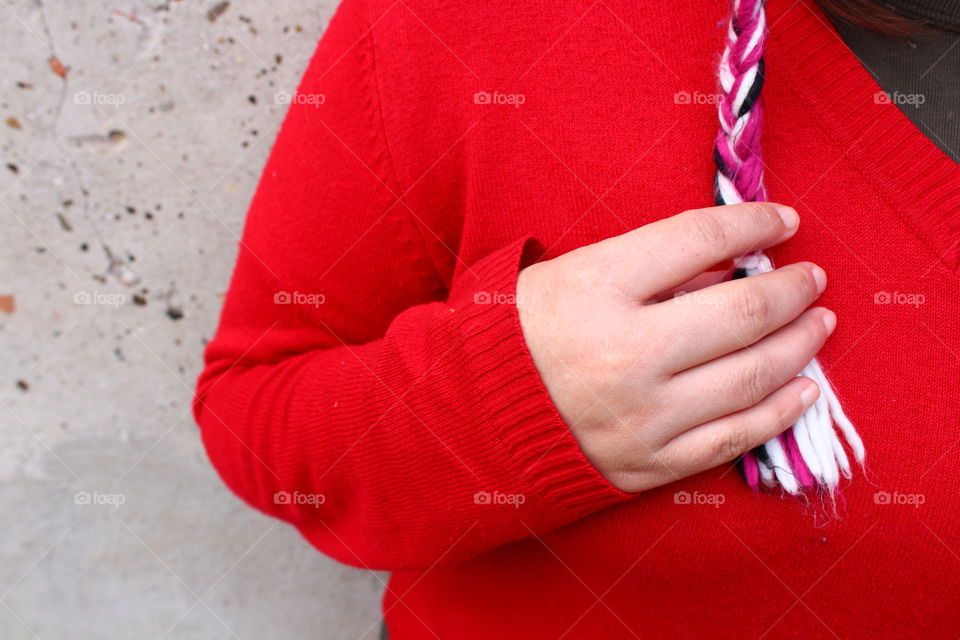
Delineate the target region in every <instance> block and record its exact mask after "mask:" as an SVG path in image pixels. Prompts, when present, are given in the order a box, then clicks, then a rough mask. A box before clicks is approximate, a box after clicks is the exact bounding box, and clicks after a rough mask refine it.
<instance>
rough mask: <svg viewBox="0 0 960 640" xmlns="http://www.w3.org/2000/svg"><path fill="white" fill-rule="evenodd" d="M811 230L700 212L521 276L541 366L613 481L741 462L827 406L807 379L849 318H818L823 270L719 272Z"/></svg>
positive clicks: (765, 211) (657, 478)
mask: <svg viewBox="0 0 960 640" xmlns="http://www.w3.org/2000/svg"><path fill="white" fill-rule="evenodd" d="M798 225H799V217H798V216H797V213H796V211H794V210H793V209H791V208H789V207H785V206H782V205H774V204H769V203H745V204H737V205H730V206H724V207H713V208H709V209H699V210H694V211H687V212H684V213H681V214H679V215H676V216H674V217H672V218H667V219H664V220H661V221H658V222H655V223H653V224H649V225H647V226H645V227H641V228H639V229H636V230H634V231H631V232H629V233H625V234H623V235H621V236H617V237H614V238H610V239H608V240H604V241H602V242H598V243H596V244H592V245H588V246H585V247H581V248H579V249H576V250H574V251H571V252H569V253H566V254H564V255H562V256H560V257H558V258H555V259H553V260H548V261H544V262H539V263H536V264H533V265H531V266H529V267H527V268H525V269H523V270H522V271H521V272H520V276H519V279H518V281H517V306H518V310H519V315H520V323H521V326H522V328H523V335H524V338H525V340H526V343H527V347H528V348H529V350H530V353H531V355H532V356H533V361H534V364H536V367H537V370H538V371H539V372H540V375H541V377H542V379H543V383H544V385H545V386H546V388H547V391H548V392H549V394H550V397H551V399H552V400H553V402H554V404H555V405H556V407H557V409H558V410H559V412H560V415H561V416H562V417H563V419H564V421H565V422H566V423H567V425H569V427H570V430H571V431H572V433H573V436H574V437H575V438H576V440H577V442H578V443H579V445H580V448H581V450H582V451H583V453H584V455H585V456H586V457H587V459H588V460H589V461H590V462H591V463H592V464H593V465H594V466H595V467H596V468H597V470H598V471H599V472H600V473H601V474H602V475H603V476H604V477H605V478H606V479H607V480H609V481H610V482H611V483H612V484H613V485H614V486H616V487H617V488H619V489H621V490H622V491H627V492H637V491H644V490H646V489H650V488H653V487H656V486H659V485H662V484H666V483H668V482H673V481H674V480H679V479H680V478H684V477H686V476H689V475H692V474H695V473H698V472H700V471H703V470H704V469H708V468H711V467H714V466H716V465H719V464H722V463H724V462H728V461H730V460H733V459H735V458H736V457H738V456H739V455H741V454H742V453H744V452H745V451H748V450H749V449H751V448H753V447H755V446H757V445H759V444H762V443H764V442H766V441H767V440H769V439H770V438H772V437H774V436H775V435H777V434H778V433H780V432H782V431H784V430H786V429H787V428H789V427H790V426H791V425H792V424H793V423H794V422H795V421H796V420H797V418H799V417H800V415H802V414H803V412H804V411H805V410H806V409H807V407H809V406H810V405H811V404H813V402H814V401H815V400H816V398H817V396H818V395H819V388H818V387H817V385H816V383H814V382H813V381H812V380H810V379H808V378H803V377H798V375H797V374H799V373H800V371H801V370H802V369H803V368H804V366H806V364H807V363H808V362H809V361H810V360H811V359H812V358H813V357H814V355H816V353H817V352H818V351H819V350H820V348H821V347H822V346H823V343H824V341H825V340H826V339H827V337H828V336H829V335H830V334H831V333H832V331H833V328H834V326H835V324H836V316H835V315H834V314H833V313H832V312H831V311H828V310H827V309H824V308H812V309H808V308H807V307H809V306H810V305H811V304H812V303H813V302H814V300H816V299H817V297H818V296H819V295H820V294H821V293H822V292H823V289H824V287H825V286H826V274H825V273H824V271H823V269H821V268H820V267H818V266H816V265H814V264H811V263H798V264H792V265H787V266H784V267H781V268H779V269H776V270H775V271H772V272H770V273H765V274H761V275H757V276H752V277H749V278H742V279H738V280H732V281H729V280H728V281H724V280H725V275H724V274H722V273H719V272H707V273H705V270H707V269H710V268H711V267H714V266H715V265H717V264H719V263H722V262H723V261H725V260H728V259H730V258H734V257H736V256H739V255H742V254H744V253H747V252H749V251H752V250H754V249H758V248H766V247H769V246H772V245H775V244H777V243H780V242H783V241H784V240H786V239H788V238H790V237H791V236H793V234H794V233H795V232H796V230H797V226H798ZM728 275H729V274H727V276H728ZM682 292H686V293H683V294H682V295H675V294H679V293H682Z"/></svg>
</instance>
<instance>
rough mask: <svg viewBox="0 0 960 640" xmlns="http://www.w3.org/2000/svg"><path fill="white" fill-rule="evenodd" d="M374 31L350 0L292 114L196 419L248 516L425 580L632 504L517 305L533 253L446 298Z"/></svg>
mask: <svg viewBox="0 0 960 640" xmlns="http://www.w3.org/2000/svg"><path fill="white" fill-rule="evenodd" d="M369 37H370V34H369V23H368V20H367V19H366V16H365V15H364V9H363V7H362V5H361V4H360V3H357V2H354V1H353V0H346V2H345V3H344V4H343V5H342V6H341V8H340V9H339V10H338V12H337V14H336V15H335V16H334V18H333V20H332V22H331V24H330V26H329V28H328V30H327V32H326V34H325V35H324V37H323V39H322V40H321V43H320V45H319V47H318V49H317V52H316V53H315V55H314V57H313V59H312V61H311V63H310V65H309V68H308V70H307V72H306V74H305V76H304V78H303V80H302V82H301V86H300V88H299V90H298V93H297V94H296V95H295V96H294V97H293V99H292V101H291V102H292V103H293V104H292V105H291V107H290V110H289V113H288V115H287V117H286V120H285V122H284V124H283V127H282V129H281V131H280V134H279V137H278V139H277V141H276V144H275V147H274V149H273V151H272V154H271V156H270V159H269V161H268V163H267V166H266V168H265V170H264V173H263V176H262V177H261V181H260V184H259V187H258V189H257V192H256V195H255V197H254V200H253V203H252V205H251V208H250V211H249V213H248V216H247V222H246V227H245V230H244V233H243V238H242V241H241V242H240V246H239V254H238V257H237V262H236V267H235V271H234V274H233V278H232V282H231V284H230V288H229V291H228V293H227V296H226V301H225V306H224V309H223V312H222V316H221V319H220V325H219V328H218V330H217V332H216V335H215V337H214V339H213V340H212V341H211V343H210V344H209V346H208V347H207V350H206V353H205V368H204V370H203V372H202V374H201V375H200V378H199V381H198V387H197V397H196V400H195V402H194V414H195V417H196V420H197V422H198V424H199V425H200V427H201V431H202V437H203V441H204V444H205V446H206V449H207V452H208V454H209V456H210V459H211V461H212V462H213V464H214V466H215V467H216V469H217V470H218V472H219V473H220V475H221V476H222V478H223V480H224V481H225V482H226V484H227V485H228V486H229V487H230V488H231V489H233V491H234V492H236V493H237V494H238V495H239V496H240V497H241V498H243V499H244V500H246V501H247V502H248V503H249V504H251V505H252V506H254V507H256V508H258V509H260V510H262V511H264V512H266V513H267V514H270V515H272V516H275V517H278V518H281V519H283V520H286V521H288V522H290V523H292V524H293V525H294V526H296V527H297V528H298V529H299V530H300V531H301V532H302V534H303V535H304V536H305V537H306V538H307V539H308V540H309V541H310V542H311V543H312V544H313V545H315V546H316V547H318V548H319V549H321V550H322V551H324V552H325V553H327V554H328V555H331V556H333V557H334V558H336V559H338V560H340V561H343V562H346V563H349V564H354V565H359V566H365V567H370V568H381V569H397V568H410V567H423V566H430V565H432V564H434V563H435V562H452V561H457V560H462V559H464V558H467V557H470V556H472V555H475V554H477V553H479V552H481V551H483V550H485V549H488V548H491V547H494V546H496V545H500V544H503V543H506V542H509V541H511V540H515V539H519V538H521V537H525V536H528V535H530V534H531V531H532V532H535V533H539V532H543V531H546V530H549V529H551V528H555V527H558V526H561V525H563V524H565V523H568V522H571V521H573V520H575V519H577V518H580V517H582V516H584V515H586V514H588V513H591V512H593V511H595V510H597V509H599V508H601V507H603V506H606V505H609V504H611V503H613V502H616V501H618V500H623V499H625V498H626V497H627V496H625V494H623V493H621V492H619V491H618V490H616V489H615V488H614V487H612V486H611V485H610V484H609V483H608V482H606V481H605V480H604V479H603V478H602V477H601V476H600V475H599V474H598V473H597V472H596V470H595V469H594V468H593V467H592V466H590V464H589V463H588V462H587V460H586V459H585V458H584V457H583V456H582V454H581V453H580V450H579V448H578V447H577V444H576V441H575V440H574V439H573V437H572V436H571V434H570V432H569V429H568V428H567V426H566V425H565V424H564V422H563V421H562V419H561V418H560V416H559V414H558V413H557V411H556V409H555V407H554V406H553V405H552V403H551V402H550V399H549V396H548V395H547V393H546V390H545V389H544V387H543V385H542V382H541V380H540V378H539V376H538V374H537V371H536V368H535V367H534V365H533V362H532V360H531V358H530V355H529V353H528V352H527V349H526V346H525V343H524V340H523V335H522V332H521V328H520V324H519V321H518V317H517V314H516V309H515V307H514V306H513V305H511V304H506V303H502V302H505V301H506V302H509V301H510V299H511V296H512V295H513V292H514V290H515V289H514V288H515V284H516V277H517V273H518V270H519V269H520V268H521V267H522V266H523V264H524V263H525V262H526V261H529V260H530V259H531V256H533V255H538V254H539V249H538V243H537V242H536V240H534V239H532V238H517V239H516V240H515V241H514V242H512V243H510V244H508V245H506V246H503V247H501V248H500V249H499V250H497V251H494V252H493V253H491V254H490V255H488V256H487V257H485V258H484V259H482V260H479V261H478V262H476V263H474V264H472V265H469V267H468V268H465V269H463V275H462V276H458V277H456V278H454V279H453V283H452V286H450V287H449V290H448V288H447V287H445V286H444V284H443V283H444V282H445V281H447V280H446V278H448V277H449V274H443V273H438V272H437V269H436V268H435V266H434V265H435V262H434V261H433V260H431V259H430V251H429V248H428V246H427V244H426V243H427V241H426V240H425V239H424V236H423V235H422V234H421V233H419V232H418V228H417V227H416V226H415V225H414V224H413V221H412V219H411V214H410V212H409V211H408V210H407V209H406V206H405V205H404V204H403V202H398V199H397V197H396V195H395V191H394V190H393V189H392V188H391V186H389V184H390V183H389V180H388V179H387V178H386V177H385V176H387V175H388V173H389V172H388V169H387V167H388V166H389V158H388V156H387V155H386V154H387V151H386V149H387V148H388V147H387V145H386V144H385V142H384V140H383V138H382V128H381V127H379V126H378V124H377V123H378V122H380V120H379V118H378V110H379V109H380V105H379V104H378V103H377V100H376V89H375V85H374V82H375V80H374V78H373V77H372V75H371V74H372V70H371V67H372V59H371V47H370V42H369ZM454 178H455V176H450V179H454ZM434 248H436V247H434ZM491 302H492V303H491Z"/></svg>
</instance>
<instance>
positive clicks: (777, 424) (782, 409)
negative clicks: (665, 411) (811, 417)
mask: <svg viewBox="0 0 960 640" xmlns="http://www.w3.org/2000/svg"><path fill="white" fill-rule="evenodd" d="M819 395H820V389H819V387H818V386H817V385H816V383H815V382H813V381H812V380H810V379H809V378H802V377H798V378H794V379H793V380H791V381H790V382H788V383H787V384H785V385H784V386H783V387H781V388H780V389H778V390H777V391H775V392H773V393H772V394H770V395H769V396H767V397H766V398H764V399H763V400H762V401H761V402H759V403H758V404H755V405H753V406H752V407H750V408H749V409H744V410H743V411H739V412H737V413H733V414H730V415H728V416H724V417H722V418H718V419H717V420H713V421H711V422H708V423H706V424H703V425H700V426H699V427H695V428H693V429H690V430H689V431H685V432H684V433H682V434H680V435H679V436H677V437H676V438H674V439H673V440H671V441H670V442H668V443H667V444H666V445H664V446H663V448H662V449H661V451H660V457H661V458H662V461H663V463H664V464H667V465H670V466H673V467H676V468H678V469H680V468H682V469H683V470H684V471H685V472H688V475H692V474H694V473H699V472H700V471H704V470H706V469H710V468H712V467H715V466H717V465H719V464H723V463H725V462H729V461H731V460H733V459H735V458H737V457H738V456H740V455H742V454H743V453H745V452H747V451H749V450H750V449H753V448H754V447H756V446H758V445H760V444H763V443H764V442H766V441H768V440H770V439H771V438H773V437H774V436H776V435H778V434H780V433H782V432H784V431H786V430H787V429H788V428H789V427H790V426H791V425H792V424H793V423H794V422H796V421H797V419H799V418H800V416H801V415H803V413H804V411H806V410H807V408H808V407H810V405H812V404H813V403H814V401H816V399H817V396H819Z"/></svg>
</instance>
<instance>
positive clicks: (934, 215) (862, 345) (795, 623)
mask: <svg viewBox="0 0 960 640" xmlns="http://www.w3.org/2000/svg"><path fill="white" fill-rule="evenodd" d="M727 11H728V9H727V3H726V2H725V1H724V0H700V1H697V2H685V3H680V2H671V1H668V0H644V1H643V2H640V1H637V0H630V1H621V0H599V1H598V2H593V1H592V0H570V1H568V0H560V1H557V0H554V1H552V2H509V1H504V0H488V1H487V2H475V3H469V4H468V3H451V2H435V1H425V0H403V1H401V2H394V0H345V2H344V3H343V5H342V6H341V7H340V9H339V10H338V12H337V13H336V16H335V17H334V19H333V21H332V22H331V24H330V26H329V28H328V30H327V32H326V34H325V35H324V37H323V39H322V41H321V42H320V45H319V48H318V49H317V52H316V54H315V56H314V58H313V60H312V62H311V63H310V66H309V69H308V70H307V72H306V75H305V77H304V79H303V82H302V85H301V87H300V97H299V99H297V100H294V104H293V105H292V106H291V108H290V112H289V115H288V116H287V119H286V121H285V123H284V125H283V128H282V131H281V133H280V135H279V138H278V140H277V142H276V146H275V148H274V150H273V153H272V156H271V157H270V160H269V162H268V164H267V166H266V169H265V171H264V173H263V177H262V180H261V182H260V186H259V189H258V191H257V194H256V197H255V198H254V201H253V204H252V207H251V209H250V212H249V216H248V220H247V224H246V229H245V232H244V236H243V241H242V242H241V243H240V247H239V256H238V258H237V265H236V270H235V273H234V276H233V280H232V282H231V284H230V289H229V292H228V294H227V299H226V305H225V307H224V310H223V315H222V318H221V322H220V327H219V329H218V331H217V334H216V337H215V338H214V339H213V341H212V342H211V343H210V345H209V347H208V349H207V352H206V368H205V370H204V371H203V374H202V375H201V377H200V380H199V385H198V400H197V402H196V404H195V414H196V418H197V420H198V422H199V424H200V426H201V429H202V434H203V440H204V442H205V444H206V447H207V450H208V451H209V455H210V458H211V460H212V461H213V464H214V465H215V466H216V468H217V470H218V471H219V473H220V474H221V475H222V477H223V479H224V481H225V482H226V483H227V485H229V487H230V488H231V489H232V490H233V491H235V492H236V493H237V494H238V495H239V496H240V497H242V498H243V499H244V500H246V501H247V502H248V503H249V504H251V505H252V506H254V507H256V508H257V509H260V510H262V511H264V512H266V513H268V514H270V515H272V516H275V517H277V518H281V519H283V520H286V521H287V522H289V523H291V524H292V525H294V526H295V527H296V528H297V529H298V530H299V531H301V532H302V534H303V535H304V537H305V538H306V539H307V540H308V541H309V542H310V543H311V544H312V545H314V546H315V547H317V548H318V549H320V550H321V551H322V552H324V553H326V554H328V555H330V556H332V557H333V558H336V559H337V560H340V561H342V562H345V563H348V564H351V565H355V566H358V567H366V568H373V569H388V570H392V571H393V575H392V579H391V582H390V586H389V589H388V590H387V593H386V596H385V599H384V610H385V615H386V620H387V622H388V625H389V628H390V633H391V639H392V640H406V639H408V638H434V637H439V638H445V639H446V638H557V637H564V638H620V637H623V638H630V637H639V638H677V637H683V638H688V637H689V638H703V637H734V636H736V637H747V638H758V637H764V638H787V637H789V638H803V639H804V640H811V639H813V638H836V637H840V638H866V637H869V638H879V637H903V638H906V637H911V638H948V637H949V638H956V637H957V635H958V634H960V527H958V526H957V525H958V523H960V474H958V471H957V463H956V461H957V459H958V456H960V432H958V429H957V427H958V416H960V391H958V388H960V316H958V312H957V310H958V308H960V291H958V289H960V287H958V264H960V167H958V165H956V164H955V163H953V162H951V161H950V160H949V159H948V158H947V157H946V156H945V155H943V154H942V153H941V152H940V151H939V150H938V149H937V148H936V147H935V146H934V145H933V144H932V143H931V142H930V141H929V140H927V139H926V138H924V137H923V136H922V134H921V133H920V131H919V130H918V129H917V128H915V127H914V126H913V125H912V124H911V123H910V122H909V120H908V119H907V118H906V117H904V115H903V114H902V113H901V112H900V111H899V110H898V108H897V106H896V105H893V104H890V103H889V102H888V101H885V100H882V99H877V96H878V92H879V91H880V88H879V87H878V85H877V84H876V83H875V82H874V81H873V80H872V78H871V77H870V75H869V74H868V73H867V71H865V70H864V69H863V68H862V67H861V66H860V65H859V64H858V62H857V60H856V59H855V58H854V56H853V55H852V54H851V53H850V51H849V50H848V49H847V48H846V47H845V46H844V44H843V43H842V42H841V41H840V39H839V38H838V37H837V35H836V33H835V32H834V30H833V29H832V27H831V26H830V25H829V23H828V22H827V21H826V20H825V18H824V16H823V15H822V14H821V13H820V12H819V10H818V9H817V8H816V7H815V6H813V5H812V4H811V2H810V0H801V1H800V2H794V0H770V3H769V8H768V15H769V24H770V27H771V40H770V43H769V46H768V53H767V57H766V62H767V74H768V77H767V83H766V86H765V88H764V92H765V96H766V114H767V118H766V129H765V138H764V145H765V153H766V162H767V164H768V166H769V170H768V172H767V185H768V188H769V191H770V194H771V199H773V200H776V201H780V202H784V203H787V204H791V205H794V206H796V207H797V209H798V210H799V212H800V214H801V217H802V220H803V223H802V225H801V230H800V232H799V233H798V235H797V236H796V237H795V238H794V239H792V240H790V241H789V242H788V243H787V244H785V245H783V246H781V247H778V248H776V249H775V250H774V252H773V255H774V259H775V260H776V261H777V262H778V263H780V264H784V263H788V262H793V261H798V260H813V261H815V262H817V263H819V264H820V265H822V266H824V267H825V269H826V270H827V272H828V273H829V275H830V282H831V284H830V287H829V288H828V290H827V291H826V293H825V295H824V297H823V299H822V303H823V304H825V305H826V306H827V307H830V308H832V309H834V310H835V311H836V312H837V315H838V317H839V326H838V328H837V330H836V333H835V334H834V336H833V337H832V339H831V340H830V341H829V342H828V344H827V346H826V347H825V348H824V349H823V351H822V352H821V361H822V363H823V364H824V366H825V368H826V369H827V371H828V372H829V374H830V375H831V377H832V379H833V381H834V383H835V387H836V389H837V391H838V393H839V395H840V396H841V398H842V399H843V400H844V401H845V408H846V410H847V412H848V414H849V415H850V416H851V418H852V419H853V420H854V422H855V423H856V424H857V426H858V427H859V429H860V432H861V434H862V435H863V438H864V441H865V443H866V446H867V452H868V455H867V463H868V473H867V474H864V473H862V472H858V473H857V475H856V476H855V478H854V480H853V481H852V482H851V483H850V484H848V485H847V486H845V487H844V488H843V501H842V503H841V505H840V509H839V510H840V517H839V518H836V519H831V521H830V522H828V523H826V524H824V522H823V521H822V520H820V521H815V519H814V516H813V515H812V514H811V512H810V511H809V510H805V509H804V508H803V507H802V506H801V504H800V503H799V502H798V501H797V500H795V499H792V498H785V499H784V498H781V497H779V496H775V495H757V494H754V493H752V492H751V491H750V490H749V489H748V488H747V487H746V485H745V484H744V482H743V480H742V479H741V478H740V477H739V476H738V474H737V473H736V472H735V471H731V470H730V469H729V468H717V469H714V470H711V471H708V472H705V473H702V474H699V475H697V476H694V477H690V478H687V479H685V480H683V481H681V482H677V483H674V484H671V485H669V486H664V487H661V488H659V489H655V490H652V491H648V492H645V493H643V494H641V495H637V496H631V495H626V494H624V493H622V492H620V491H618V490H617V489H615V488H614V487H612V486H611V485H610V484H609V483H608V482H607V481H605V480H604V478H603V477H601V476H600V475H599V474H598V473H597V472H596V471H595V470H594V469H593V468H592V467H591V465H590V464H589V463H588V462H587V460H586V459H585V458H584V457H583V455H582V454H581V452H580V450H579V449H578V447H577V444H576V441H575V440H574V438H573V437H572V436H571V434H570V432H569V430H568V428H567V426H566V425H565V424H564V422H563V421H562V419H561V418H560V416H559V415H558V413H557V411H556V409H555V407H554V406H553V405H552V404H551V401H550V398H549V396H548V394H547V393H546V390H545V389H544V387H543V384H542V382H541V380H540V378H539V377H538V374H537V371H536V368H535V367H534V365H533V362H532V360H531V357H530V355H529V352H528V351H527V349H526V346H525V344H524V340H523V336H522V333H521V330H520V325H519V322H518V319H517V314H516V308H515V306H513V305H511V304H510V301H511V295H512V294H513V292H514V287H515V282H516V277H517V272H518V269H520V268H521V267H522V266H524V265H525V264H528V263H529V262H531V261H534V260H538V259H542V258H553V257H555V256H558V255H560V254H562V253H564V252H567V251H570V250H571V249H574V248H575V247H579V246H582V245H585V244H588V243H593V242H596V241H599V240H601V239H603V238H607V237H610V236H613V235H617V234H620V233H623V232H626V231H628V230H629V229H633V228H635V227H638V226H641V225H644V224H647V223H649V222H652V221H654V220H657V219H660V218H663V217H666V216H670V215H673V214H676V213H678V212H680V211H682V210H684V209H689V208H693V207H700V206H706V205H709V204H711V200H712V194H711V186H712V175H713V165H712V155H711V147H712V143H713V138H714V135H715V132H716V128H717V123H716V113H715V106H714V104H713V103H712V102H713V100H714V99H713V97H712V96H713V94H714V92H715V86H716V83H715V74H714V72H715V67H716V62H717V59H718V53H719V51H720V50H721V46H722V40H723V29H724V26H723V24H721V23H722V22H723V21H724V20H725V18H726V15H727ZM943 72H946V71H943ZM478 92H487V94H489V96H490V99H489V100H486V99H485V97H486V95H487V94H482V93H481V94H479V97H475V96H477V95H478ZM907 108H909V107H907ZM284 302H288V303H287V304H284ZM680 491H686V492H688V493H689V494H691V495H692V496H695V499H694V500H692V501H691V502H693V503H692V504H678V502H683V501H682V500H678V499H677V498H676V496H677V493H678V492H680ZM284 492H285V493H284ZM481 492H487V493H486V494H484V493H481ZM487 495H489V496H490V497H491V499H490V500H486V499H485V497H486V496H487ZM318 633H319V634H320V635H322V633H321V632H318ZM318 637H319V636H318Z"/></svg>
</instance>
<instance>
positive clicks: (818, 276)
mask: <svg viewBox="0 0 960 640" xmlns="http://www.w3.org/2000/svg"><path fill="white" fill-rule="evenodd" d="M810 271H812V272H813V280H814V282H816V283H817V294H818V295H819V294H821V293H823V290H824V289H826V288H827V272H826V271H824V270H823V269H822V268H820V267H818V266H817V265H813V267H811V268H810Z"/></svg>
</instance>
